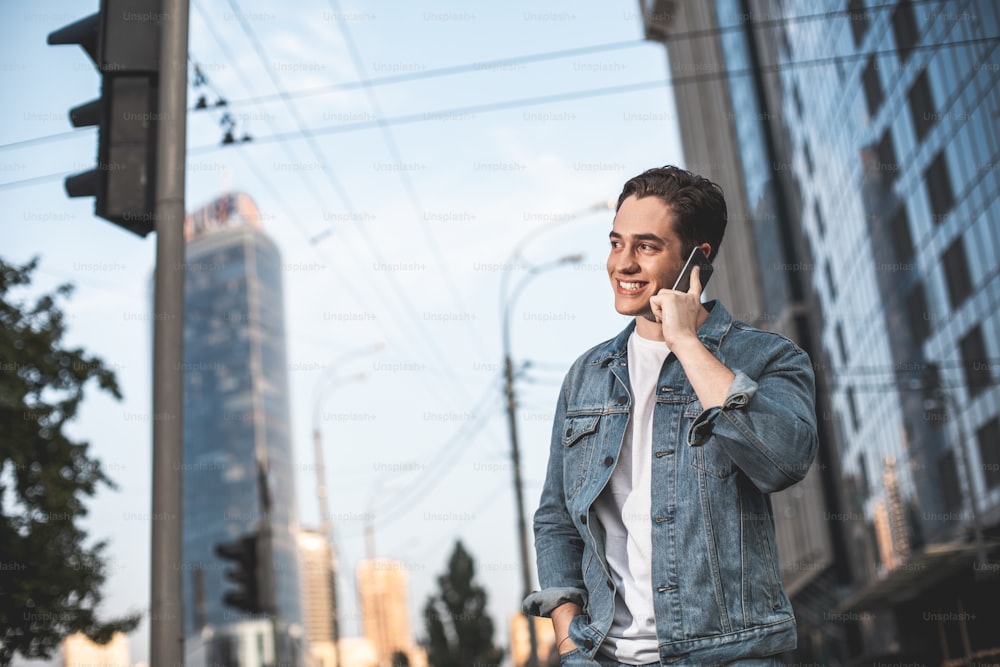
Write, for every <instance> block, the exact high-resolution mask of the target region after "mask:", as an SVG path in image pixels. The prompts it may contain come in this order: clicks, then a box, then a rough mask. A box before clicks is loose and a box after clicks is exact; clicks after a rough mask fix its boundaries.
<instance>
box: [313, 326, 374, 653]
mask: <svg viewBox="0 0 1000 667" xmlns="http://www.w3.org/2000/svg"><path fill="white" fill-rule="evenodd" d="M384 348H385V344H384V343H376V344H375V345H371V346H368V347H365V348H361V349H360V350H352V351H350V352H346V353H344V354H342V355H340V356H339V357H337V358H336V359H334V360H333V362H332V363H331V364H330V366H329V372H328V373H326V374H324V375H322V376H320V378H319V380H318V381H317V382H316V390H315V392H314V395H313V456H314V459H315V461H314V463H315V466H314V468H315V470H316V499H317V501H318V502H319V516H320V532H321V533H322V534H323V535H324V536H325V537H326V540H327V545H328V547H329V549H330V561H331V564H332V572H331V574H330V607H331V609H330V611H331V618H330V622H331V624H332V628H331V633H332V635H333V653H334V660H335V662H336V664H337V666H338V667H340V603H339V600H338V599H337V572H338V569H339V568H338V562H337V546H336V542H335V541H334V538H333V522H332V521H331V517H330V503H329V500H328V496H327V491H326V467H325V465H324V461H323V434H322V430H321V429H320V407H321V406H322V404H323V399H324V398H328V397H329V393H330V392H332V390H334V389H338V388H340V387H343V386H344V385H345V384H349V383H351V382H358V381H360V380H363V379H365V377H367V376H366V375H365V373H353V374H351V375H346V376H337V375H334V373H336V371H337V370H338V367H339V366H340V362H342V361H344V360H345V359H351V358H357V357H359V356H364V355H367V354H373V353H375V352H378V351H380V350H382V349H384ZM324 382H326V383H327V384H324ZM324 390H327V391H324Z"/></svg>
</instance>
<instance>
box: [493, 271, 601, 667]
mask: <svg viewBox="0 0 1000 667" xmlns="http://www.w3.org/2000/svg"><path fill="white" fill-rule="evenodd" d="M581 259H583V255H579V254H576V255H566V256H565V257H561V258H559V259H557V260H555V261H552V262H548V263H545V264H540V265H538V266H535V267H533V268H532V269H531V270H530V271H529V272H528V274H527V275H526V276H525V277H524V278H523V279H522V280H521V282H520V283H518V284H517V286H515V287H514V289H513V290H512V292H511V293H510V294H509V295H508V294H507V289H506V288H507V277H508V276H509V275H510V273H509V271H508V272H507V273H504V275H503V279H502V284H501V290H500V293H501V299H502V300H503V302H502V305H501V310H502V313H501V337H502V342H503V359H504V385H505V387H506V395H507V425H508V430H509V431H510V461H511V466H512V467H513V469H514V471H513V473H514V497H515V500H516V504H517V537H518V546H519V550H520V557H521V593H522V597H521V599H522V600H523V599H524V598H526V597H528V595H530V594H531V572H532V568H531V559H530V558H529V556H528V525H527V521H526V520H525V518H524V485H523V483H522V481H521V449H520V446H519V445H518V439H517V398H516V396H515V392H514V362H513V361H512V360H511V353H510V310H511V306H513V304H514V301H515V300H516V299H517V296H518V295H519V294H520V292H521V289H523V288H524V286H525V285H526V284H527V283H528V281H529V280H530V279H531V278H533V277H534V276H537V275H538V274H539V273H541V272H543V271H546V270H549V269H554V268H557V267H559V266H562V265H564V264H575V263H577V262H579V261H580V260H581ZM522 615H523V616H524V620H525V621H527V623H528V647H529V649H528V660H527V662H526V663H525V667H537V665H538V638H537V637H536V636H535V623H534V620H533V618H532V617H531V616H530V615H528V614H526V613H523V612H522Z"/></svg>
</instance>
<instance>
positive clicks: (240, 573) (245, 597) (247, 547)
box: [215, 533, 263, 614]
mask: <svg viewBox="0 0 1000 667" xmlns="http://www.w3.org/2000/svg"><path fill="white" fill-rule="evenodd" d="M258 541H259V535H258V534H257V533H251V534H249V535H244V536H242V537H240V538H239V539H237V540H234V541H232V542H218V543H216V545H215V554H216V555H217V556H219V557H220V558H222V559H223V560H228V561H233V562H234V563H235V567H233V568H230V569H228V570H226V572H225V578H226V580H227V581H232V582H234V583H236V584H237V586H236V588H234V589H229V590H227V591H226V592H225V593H224V594H223V596H222V603H223V604H225V605H226V606H229V607H232V608H234V609H239V610H241V611H245V612H247V613H249V614H259V613H261V612H262V611H263V605H262V604H261V594H260V593H261V580H260V574H261V572H260V559H259V558H258V552H257V544H258Z"/></svg>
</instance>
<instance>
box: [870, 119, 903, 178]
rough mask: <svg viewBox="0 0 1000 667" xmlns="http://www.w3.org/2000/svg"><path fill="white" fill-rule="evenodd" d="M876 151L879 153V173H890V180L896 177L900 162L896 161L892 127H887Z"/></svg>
mask: <svg viewBox="0 0 1000 667" xmlns="http://www.w3.org/2000/svg"><path fill="white" fill-rule="evenodd" d="M875 152H876V154H877V155H878V170H879V173H881V174H886V175H888V177H889V180H892V179H894V178H895V177H896V172H898V171H899V164H898V163H897V162H896V146H895V144H893V142H892V130H891V129H890V128H888V127H887V128H885V134H883V135H882V139H881V140H880V141H879V142H878V146H876V147H875Z"/></svg>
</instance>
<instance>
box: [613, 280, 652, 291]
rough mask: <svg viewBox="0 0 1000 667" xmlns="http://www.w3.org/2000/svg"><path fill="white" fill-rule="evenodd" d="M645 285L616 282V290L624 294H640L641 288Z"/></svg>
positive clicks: (623, 281) (632, 282) (634, 282)
mask: <svg viewBox="0 0 1000 667" xmlns="http://www.w3.org/2000/svg"><path fill="white" fill-rule="evenodd" d="M646 285H647V283H644V282H637V281H625V280H619V281H618V289H619V290H620V291H621V292H623V293H625V294H636V293H638V292H641V291H642V288H644V287H645V286H646Z"/></svg>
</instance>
